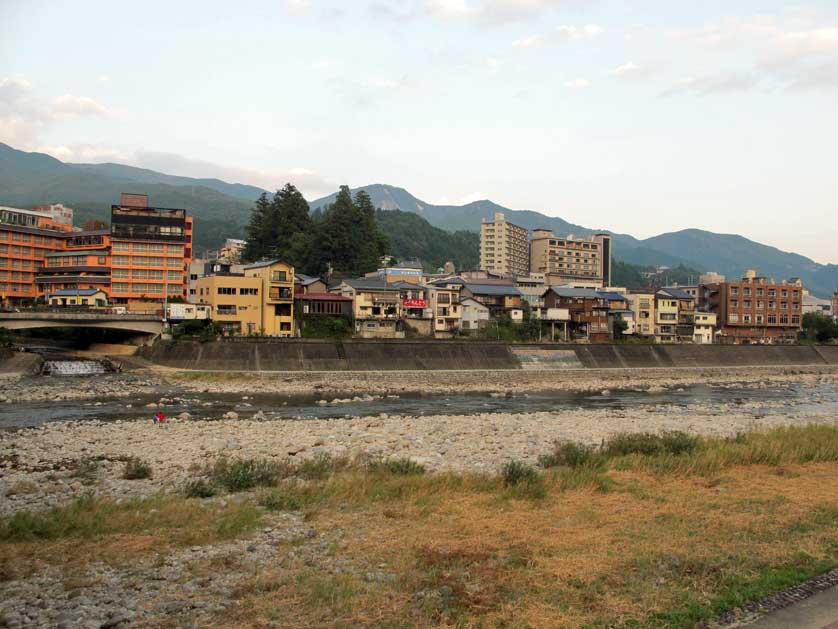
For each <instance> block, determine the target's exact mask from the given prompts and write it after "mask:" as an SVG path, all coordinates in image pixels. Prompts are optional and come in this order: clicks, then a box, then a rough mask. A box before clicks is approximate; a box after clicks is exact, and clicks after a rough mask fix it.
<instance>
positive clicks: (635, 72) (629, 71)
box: [611, 61, 651, 79]
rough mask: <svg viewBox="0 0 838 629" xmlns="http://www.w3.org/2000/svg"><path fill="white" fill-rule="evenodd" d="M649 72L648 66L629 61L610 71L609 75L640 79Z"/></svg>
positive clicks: (619, 77)
mask: <svg viewBox="0 0 838 629" xmlns="http://www.w3.org/2000/svg"><path fill="white" fill-rule="evenodd" d="M649 74H651V71H650V70H649V68H645V67H643V66H639V65H637V64H636V63H633V62H631V61H629V62H628V63H625V64H623V65H621V66H619V67H617V68H614V69H613V70H612V71H611V75H612V76H615V77H617V78H618V79H642V78H645V77H647V76H649Z"/></svg>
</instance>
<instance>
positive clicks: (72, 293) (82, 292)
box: [49, 288, 104, 297]
mask: <svg viewBox="0 0 838 629" xmlns="http://www.w3.org/2000/svg"><path fill="white" fill-rule="evenodd" d="M101 292H104V291H102V290H100V289H98V288H62V289H61V290H57V291H55V292H53V293H50V294H49V296H50V297H91V296H93V295H95V294H96V293H101Z"/></svg>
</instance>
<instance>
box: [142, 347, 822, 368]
mask: <svg viewBox="0 0 838 629" xmlns="http://www.w3.org/2000/svg"><path fill="white" fill-rule="evenodd" d="M140 355H141V356H143V357H144V358H146V359H148V360H150V361H151V362H154V363H157V364H159V365H164V366H167V367H174V368H178V369H197V370H205V371H401V370H434V369H468V370H470V369H474V370H481V369H483V370H487V369H551V370H561V369H569V368H571V369H572V368H577V369H579V368H588V369H609V368H640V367H653V368H654V367H657V368H672V367H676V368H677V367H748V366H778V367H780V366H784V365H808V366H819V365H838V347H826V346H820V347H816V346H806V345H799V346H798V345H794V346H768V345H763V346H732V345H727V346H720V345H715V346H709V345H537V344H533V345H508V344H503V343H483V342H479V343H478V342H457V341H345V342H333V341H316V340H308V339H293V340H290V339H289V340H283V341H279V342H264V341H261V342H260V341H253V342H215V343H199V342H191V341H180V342H177V343H165V342H160V343H157V344H155V345H154V346H153V347H151V348H143V349H142V350H141V354H140Z"/></svg>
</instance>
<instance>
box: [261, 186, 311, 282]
mask: <svg viewBox="0 0 838 629" xmlns="http://www.w3.org/2000/svg"><path fill="white" fill-rule="evenodd" d="M271 209H272V211H273V215H274V216H275V220H276V226H277V228H276V240H275V243H274V250H273V255H274V256H276V257H278V258H280V259H282V260H283V261H285V262H288V263H289V264H291V265H293V266H294V267H296V268H300V267H302V266H303V265H304V262H305V259H306V257H307V254H306V250H307V248H308V246H309V244H310V241H311V236H312V231H313V230H312V223H311V217H310V216H309V207H308V201H306V200H305V197H303V195H302V194H301V193H300V191H299V190H297V188H295V187H294V186H293V185H291V184H290V183H288V184H285V187H284V188H282V190H279V191H278V192H277V193H276V196H274V200H273V203H272V204H271Z"/></svg>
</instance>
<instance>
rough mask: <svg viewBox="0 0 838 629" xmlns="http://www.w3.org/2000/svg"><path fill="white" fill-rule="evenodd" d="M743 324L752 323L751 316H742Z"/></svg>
mask: <svg viewBox="0 0 838 629" xmlns="http://www.w3.org/2000/svg"><path fill="white" fill-rule="evenodd" d="M742 322H743V323H750V322H751V315H749V314H746V315H743V316H742Z"/></svg>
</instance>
